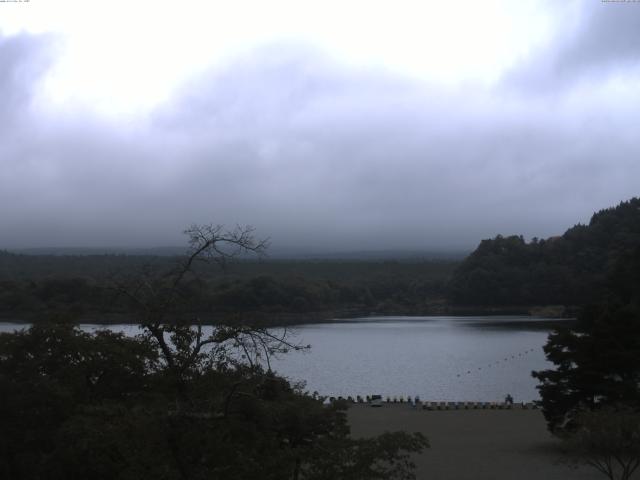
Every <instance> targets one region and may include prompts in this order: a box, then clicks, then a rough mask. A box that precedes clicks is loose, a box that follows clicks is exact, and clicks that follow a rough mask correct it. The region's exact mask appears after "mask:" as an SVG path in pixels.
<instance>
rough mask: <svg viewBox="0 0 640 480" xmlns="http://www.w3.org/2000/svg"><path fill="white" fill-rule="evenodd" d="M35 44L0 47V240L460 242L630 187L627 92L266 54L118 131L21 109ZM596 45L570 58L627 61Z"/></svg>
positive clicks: (582, 215) (637, 171)
mask: <svg viewBox="0 0 640 480" xmlns="http://www.w3.org/2000/svg"><path fill="white" fill-rule="evenodd" d="M639 10H640V9H639ZM585 18H587V17H585ZM588 19H589V20H588V21H589V22H591V25H593V22H595V21H596V20H594V19H595V17H594V16H593V15H591V16H590V17H588ZM602 28H604V27H602ZM594 29H595V27H589V30H590V31H594ZM605 34H606V29H605V30H602V32H601V33H600V34H599V35H600V36H602V35H605ZM635 35H636V34H635V32H631V31H630V30H629V31H628V32H627V36H628V37H629V39H630V40H629V41H631V42H634V41H635V40H634V39H635V38H637V37H636V36H635ZM578 38H582V39H583V40H580V42H584V41H585V40H584V38H586V37H585V36H584V35H583V36H582V37H580V36H577V37H575V39H578ZM625 38H626V37H625ZM575 39H574V43H573V45H574V47H571V48H578V47H577V46H576V45H578V43H575V42H577V41H578V40H575ZM616 41H618V42H620V44H621V45H626V44H625V42H624V41H623V40H616ZM16 42H17V43H16ZM7 45H9V46H8V47H7ZM41 48H42V45H40V44H39V43H38V41H36V40H35V39H31V38H29V37H22V38H21V39H19V40H16V39H11V38H9V39H6V38H5V39H4V40H0V65H2V67H1V68H2V70H0V72H1V75H0V85H1V86H2V87H3V89H4V88H7V89H9V90H10V91H11V92H12V95H11V98H13V100H0V101H5V102H8V101H10V102H14V103H11V104H3V110H4V111H5V115H9V116H8V117H7V118H6V119H5V120H4V121H5V122H7V123H8V124H12V125H13V122H12V121H11V119H13V118H17V117H18V116H20V115H22V118H23V120H24V119H25V117H24V116H25V115H26V116H27V117H26V119H27V120H28V121H21V122H20V123H19V124H15V126H12V127H11V136H10V138H9V137H8V136H7V134H6V133H5V134H0V135H3V137H2V138H3V139H4V140H3V146H2V147H0V154H1V155H2V157H1V158H0V164H1V165H0V166H1V167H2V172H3V173H2V176H1V177H0V201H1V202H2V205H3V207H0V221H1V223H2V225H3V228H2V232H1V233H0V247H5V246H6V247H9V246H45V245H167V244H181V243H182V238H181V236H180V233H179V232H180V231H181V230H182V229H183V228H184V227H185V226H187V225H189V224H190V223H192V222H201V223H202V222H211V221H213V222H216V223H227V224H234V223H249V224H253V225H255V226H256V227H257V229H258V232H259V233H260V234H262V235H265V236H271V237H272V239H273V243H274V245H276V246H284V245H296V246H301V247H308V248H326V249H331V250H336V249H340V250H342V249H384V248H441V247H455V248H459V247H472V246H474V245H475V244H476V243H477V242H478V241H479V240H480V239H481V238H486V237H491V236H494V235H496V234H497V233H503V234H511V233H517V234H524V235H526V236H534V235H536V236H548V235H553V234H557V233H561V232H562V231H563V230H564V229H565V228H566V227H568V226H570V225H572V224H574V223H576V222H577V221H586V220H588V218H589V216H590V214H591V213H592V212H593V211H594V210H596V209H599V208H603V207H606V206H610V205H612V204H615V203H617V202H619V201H620V200H623V199H625V198H628V197H630V196H632V195H635V194H637V193H638V179H640V164H639V163H638V162H637V161H636V159H637V158H638V154H640V145H639V142H638V140H637V138H636V135H635V129H634V126H635V125H638V124H640V118H639V117H640V109H638V108H637V103H634V102H635V101H636V100H637V99H638V97H635V98H634V99H633V101H632V102H630V101H629V98H619V97H611V96H610V95H609V94H608V92H606V91H605V92H603V91H601V90H599V89H598V88H595V87H594V88H593V89H585V88H584V87H580V88H578V89H572V87H571V84H569V83H563V88H564V90H565V93H564V94H562V95H559V94H558V93H557V92H555V93H545V92H544V91H541V92H537V93H535V94H532V95H529V94H528V93H527V92H526V89H525V90H518V91H516V93H515V94H514V91H513V90H512V89H509V88H504V89H487V88H481V87H474V86H468V85H467V86H465V87H464V88H447V87H443V86H441V85H440V86H438V85H431V84H428V83H424V82H418V81H415V80H409V79H406V78H402V77H399V76H394V75H393V74H390V73H388V72H382V71H377V70H375V69H354V68H353V67H348V66H345V65H341V64H338V63H336V62H334V61H333V60H332V59H331V58H329V57H326V56H324V55H323V54H322V53H321V52H318V51H316V50H314V49H312V48H306V47H303V46H291V45H284V44H279V45H275V46H271V47H269V48H264V49H258V50H256V51H254V52H251V53H248V54H246V55H245V56H244V57H241V58H237V59H235V60H234V61H233V62H230V63H228V64H227V65H225V66H222V67H217V68H216V69H212V70H211V71H209V72H208V73H207V74H205V75H202V76H199V77H197V78H194V79H192V80H191V81H190V82H189V83H188V84H186V85H184V86H183V88H181V89H180V90H179V91H177V92H176V94H175V96H174V97H173V99H172V100H171V101H170V102H168V103H167V104H165V105H163V106H161V107H160V108H158V109H157V110H156V111H155V112H154V113H153V115H152V116H151V119H150V120H149V121H145V122H142V121H141V122H138V123H130V124H127V125H126V126H121V125H118V124H117V123H113V122H109V121H107V120H103V119H100V118H98V117H90V116H87V114H80V113H74V112H62V113H61V114H60V115H59V116H57V117H55V118H51V117H48V116H43V115H39V114H37V113H35V112H32V111H30V110H28V109H24V108H22V107H21V106H23V105H28V104H29V102H30V99H31V98H32V97H30V95H31V94H32V93H33V92H34V91H35V90H34V89H35V88H37V81H35V80H34V81H32V82H22V81H15V80H13V79H15V78H20V75H21V73H20V72H25V71H30V72H32V71H34V70H33V69H34V68H36V71H40V70H38V69H37V68H39V67H38V65H40V64H41V63H40V60H38V59H37V58H38V55H39V53H38V52H40V50H41ZM571 48H570V46H569V43H567V44H566V45H565V46H564V47H563V50H562V51H563V52H568V51H571ZM585 48H586V47H585ZM589 48H591V47H589ZM594 48H595V47H594ZM20 49H22V50H20ZM623 50H624V49H618V50H616V51H617V52H618V51H620V52H622V51H623ZM602 51H603V52H604V53H602V54H601V53H595V52H594V53H593V56H592V57H591V58H590V59H586V57H585V59H582V60H580V59H579V58H578V57H575V61H576V62H578V63H576V65H578V64H580V65H583V66H582V67H580V68H581V69H582V70H581V71H587V70H585V69H587V67H586V66H584V65H587V64H589V65H592V64H595V63H598V62H599V63H600V64H601V63H603V62H604V63H606V64H607V65H614V66H615V67H613V66H612V67H611V68H616V69H618V71H619V72H624V71H625V70H624V69H625V68H629V65H631V63H632V62H633V58H632V57H626V56H625V55H626V54H625V55H622V54H621V55H620V57H619V58H620V59H619V60H616V61H613V60H611V61H609V60H607V58H608V57H606V55H605V53H606V50H602ZM34 55H35V56H34ZM554 55H555V56H554V59H555V60H553V61H559V60H557V59H559V58H561V55H560V54H557V53H556V54H554ZM598 55H605V57H603V58H604V60H603V59H602V58H601V57H599V56H598ZM570 58H572V59H573V58H574V57H573V56H570ZM34 59H35V60H34ZM587 60H588V61H587ZM535 61H536V60H535V59H534V60H532V62H533V63H535ZM580 62H582V63H580ZM625 62H626V63H625ZM527 68H529V67H527V66H526V65H522V66H521V71H522V72H524V71H526V70H527ZM575 68H576V69H577V68H578V67H575ZM589 68H591V67H589ZM581 75H582V74H581ZM584 75H587V74H586V73H585V74H584ZM32 78H35V79H36V80H37V78H38V75H33V76H32ZM547 81H550V82H560V80H557V79H556V80H553V77H549V79H548V80H547ZM6 112H9V113H8V114H7V113H6ZM21 112H22V113H21ZM25 112H26V113H25Z"/></svg>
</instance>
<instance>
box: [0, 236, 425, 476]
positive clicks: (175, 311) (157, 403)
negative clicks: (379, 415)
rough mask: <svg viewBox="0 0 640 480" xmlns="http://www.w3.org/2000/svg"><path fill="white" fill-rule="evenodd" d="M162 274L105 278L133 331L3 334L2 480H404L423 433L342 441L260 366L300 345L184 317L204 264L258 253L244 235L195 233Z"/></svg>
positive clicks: (316, 402)
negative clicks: (136, 328)
mask: <svg viewBox="0 0 640 480" xmlns="http://www.w3.org/2000/svg"><path fill="white" fill-rule="evenodd" d="M186 233H187V234H188V235H189V242H190V250H189V252H188V254H187V255H186V256H185V257H184V258H182V259H181V261H180V262H179V263H178V264H176V265H174V266H173V267H172V268H171V269H170V270H168V271H165V272H158V271H154V270H149V269H145V270H142V271H140V272H139V273H138V274H136V275H129V274H127V275H123V276H120V277H117V278H114V279H113V284H112V288H113V290H114V291H115V292H117V293H118V294H119V295H121V296H122V297H123V298H124V299H125V300H126V301H127V302H128V303H129V305H130V307H131V309H132V310H133V311H135V312H136V318H137V320H138V322H139V323H140V325H141V333H140V334H139V335H137V336H136V337H133V338H127V337H125V336H123V335H122V334H117V333H113V332H109V331H99V332H96V333H94V334H89V333H86V332H82V331H81V330H79V329H78V327H76V326H73V325H70V324H64V323H63V324H36V325H34V326H33V327H31V328H30V329H29V330H27V331H21V332H17V333H14V334H2V335H0V391H1V392H2V395H0V432H1V433H0V477H2V478H11V479H14V480H20V479H42V478H46V479H51V480H57V479H69V478H91V479H98V480H100V479H105V480H107V479H123V480H124V479H127V480H128V479H154V480H158V479H167V480H173V479H176V480H177V479H180V480H186V479H205V478H206V479H230V478H233V479H238V480H241V479H274V480H275V479H294V480H297V479H309V480H325V479H326V480H329V479H345V480H346V479H353V480H356V479H358V480H359V479H362V480H365V479H375V478H380V479H382V478H385V479H411V478H414V475H413V467H414V466H413V463H412V462H411V454H412V453H417V452H420V451H422V450H423V449H424V448H425V447H427V446H428V444H427V441H426V439H425V438H424V436H422V435H421V434H418V433H415V434H407V433H403V432H396V433H388V434H384V435H382V436H380V437H377V438H373V439H358V440H356V439H352V438H351V437H350V436H349V428H348V425H347V421H346V414H345V410H346V407H347V406H346V404H343V403H334V404H332V405H329V406H325V405H323V403H322V400H321V399H318V398H315V397H313V396H309V395H307V394H305V393H303V392H302V390H301V388H300V387H295V386H292V385H290V384H289V382H287V381H286V380H285V379H283V378H280V377H278V376H277V375H275V374H274V373H273V372H271V370H270V368H269V358H270V356H272V355H274V354H278V353H284V352H286V351H287V350H289V349H299V348H305V347H303V346H300V345H296V344H292V343H291V342H289V340H288V338H287V335H286V330H285V333H284V334H280V335H278V336H276V335H275V334H274V333H272V332H271V331H270V330H268V329H266V328H262V327H258V326H250V325H217V326H215V327H211V328H209V329H204V328H202V326H201V325H200V322H199V319H198V318H197V317H196V318H194V317H191V316H189V315H188V312H189V311H190V306H189V301H190V300H191V299H192V297H191V296H190V295H189V294H188V293H189V286H190V282H192V281H194V280H197V277H196V276H195V275H194V265H195V263H196V262H198V261H200V260H214V261H216V262H224V261H226V260H228V259H229V258H231V257H233V256H234V255H236V254H237V253H242V252H247V251H248V252H254V253H261V251H262V250H263V248H264V247H265V243H264V242H257V241H255V240H254V238H253V236H252V230H251V229H248V228H245V229H242V228H238V229H235V230H232V231H225V230H223V229H222V227H219V226H204V227H201V226H194V227H191V228H190V229H189V230H187V232H186Z"/></svg>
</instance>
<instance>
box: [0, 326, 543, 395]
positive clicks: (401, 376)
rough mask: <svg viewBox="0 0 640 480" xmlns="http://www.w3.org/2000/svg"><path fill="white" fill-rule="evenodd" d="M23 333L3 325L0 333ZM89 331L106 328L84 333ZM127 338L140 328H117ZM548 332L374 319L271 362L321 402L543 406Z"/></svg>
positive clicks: (309, 338) (305, 334)
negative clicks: (540, 387) (539, 376)
mask: <svg viewBox="0 0 640 480" xmlns="http://www.w3.org/2000/svg"><path fill="white" fill-rule="evenodd" d="M21 327H24V325H16V324H10V323H0V331H11V330H13V329H15V328H21ZM82 327H83V328H84V329H86V330H95V329H96V328H100V327H99V326H97V325H83V326H82ZM110 328H112V329H113V330H117V331H124V332H126V333H128V334H136V333H138V332H139V330H138V328H137V327H136V326H132V325H114V326H111V327H110ZM548 331H549V328H548V327H547V326H546V323H545V320H543V319H539V318H532V317H505V316H500V317H488V316H487V317H372V318H361V319H352V320H345V321H340V322H335V323H323V324H312V325H301V326H297V327H295V328H294V329H293V330H292V332H293V334H294V337H293V340H294V341H295V342H299V343H300V344H305V345H306V344H311V350H310V351H305V352H292V353H289V354H287V355H284V356H282V357H280V358H277V359H275V360H274V361H273V362H272V366H273V368H274V370H276V371H277V372H279V373H280V374H282V375H284V376H286V377H288V378H289V379H290V380H293V381H300V380H305V381H306V389H307V390H308V391H309V392H313V391H317V392H319V393H320V394H322V395H334V396H339V395H342V396H348V395H352V396H355V395H362V396H365V395H371V394H380V395H383V396H391V397H393V396H400V395H403V396H405V397H406V396H407V395H410V396H412V397H413V396H415V395H419V396H420V398H421V399H423V400H430V401H498V400H502V399H503V398H504V396H505V395H506V394H507V393H510V394H511V395H512V396H513V397H514V399H515V400H516V401H530V400H534V399H538V398H539V395H538V392H537V390H536V389H535V385H536V380H535V379H533V378H532V377H531V371H532V370H540V369H545V368H549V367H550V366H551V364H549V363H548V362H547V361H546V360H545V357H544V353H543V351H542V346H543V345H544V344H545V342H546V339H547V335H548Z"/></svg>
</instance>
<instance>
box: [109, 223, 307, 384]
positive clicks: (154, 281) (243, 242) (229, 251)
mask: <svg viewBox="0 0 640 480" xmlns="http://www.w3.org/2000/svg"><path fill="white" fill-rule="evenodd" d="M184 233H185V234H186V235H187V236H188V237H189V249H188V251H187V253H186V255H185V256H184V257H183V258H182V259H181V260H180V261H179V262H178V264H177V265H176V266H175V267H174V268H173V269H171V270H169V271H167V272H157V271H155V270H154V269H153V268H151V267H150V266H147V267H145V268H143V269H142V270H141V271H140V272H137V273H136V274H134V275H129V276H127V277H125V278H122V277H120V278H113V279H112V283H113V285H114V288H115V290H116V291H117V292H118V293H119V294H121V295H124V296H125V297H126V298H128V299H129V301H130V302H131V304H132V305H133V308H134V309H135V311H136V313H137V315H138V321H139V322H140V325H141V328H143V330H144V335H145V336H147V337H148V338H149V340H150V341H152V342H155V343H156V345H157V347H158V348H159V350H160V352H161V354H162V359H163V362H164V365H165V367H166V369H167V370H168V371H169V372H170V373H171V374H172V375H173V377H174V379H175V381H176V386H177V390H178V394H179V396H181V394H183V393H184V385H185V382H186V380H187V379H188V378H189V374H190V373H191V372H192V371H193V370H194V369H195V370H197V369H201V368H204V367H205V365H211V362H213V363H218V364H219V363H234V362H238V361H244V362H246V363H248V364H249V366H250V367H257V366H258V365H261V364H262V361H264V362H265V363H266V367H267V369H268V370H270V369H271V362H270V358H271V357H272V356H273V355H274V354H277V353H285V352H287V351H289V350H299V349H302V348H306V347H302V346H301V345H297V344H294V343H293V342H291V341H289V339H288V337H289V335H288V332H287V330H286V329H283V330H282V332H280V333H278V334H276V333H274V332H273V331H272V330H270V329H268V328H265V327H258V326H255V325H244V324H239V325H238V324H235V325H220V324H219V325H214V326H212V327H211V331H210V332H209V333H206V334H205V333H204V331H203V326H202V321H201V318H200V317H199V316H197V315H189V314H185V311H186V312H187V313H189V312H188V310H185V309H184V308H183V307H184V306H185V305H186V304H188V301H189V295H188V292H187V291H186V290H185V288H184V286H185V284H186V283H187V281H188V280H189V279H190V278H197V273H196V265H197V264H198V263H199V262H214V263H216V264H218V265H219V266H221V267H222V268H225V267H226V266H227V265H228V263H229V262H230V261H232V260H233V259H235V258H237V257H238V256H240V255H245V254H253V255H257V256H263V255H264V254H265V251H266V249H267V247H268V240H258V239H256V238H255V236H254V229H253V228H252V227H249V226H247V227H240V226H236V227H235V228H234V229H232V230H227V229H225V228H224V227H223V226H222V225H192V226H191V227H190V228H188V229H187V230H185V232H184ZM230 350H236V351H237V352H239V355H238V356H233V355H232V354H231V352H230ZM205 362H207V363H205Z"/></svg>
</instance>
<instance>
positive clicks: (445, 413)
mask: <svg viewBox="0 0 640 480" xmlns="http://www.w3.org/2000/svg"><path fill="white" fill-rule="evenodd" d="M348 416H349V422H350V425H351V431H352V434H353V435H354V436H355V437H361V436H364V437H367V436H371V435H376V434H379V433H383V432H385V431H394V430H404V431H407V432H416V431H417V432H422V433H423V434H424V435H426V436H427V437H428V439H429V442H430V444H431V448H429V449H427V450H426V451H425V452H424V453H423V454H421V455H419V456H416V458H415V462H416V465H417V471H416V473H417V475H416V476H417V478H418V479H419V480H427V479H429V480H503V479H505V480H506V479H518V480H534V479H535V480H556V479H557V480H574V479H575V480H579V479H580V480H591V479H593V480H598V479H603V478H605V477H603V476H602V474H600V473H598V472H597V471H596V470H595V469H593V468H591V467H587V466H579V467H577V468H576V467H575V466H571V465H568V464H567V463H564V462H562V461H561V459H562V450H561V445H560V442H559V441H558V440H557V439H555V438H553V437H552V436H551V435H550V434H549V433H548V432H547V430H546V424H545V421H544V418H543V416H542V413H541V412H540V410H522V409H520V408H516V409H513V410H442V411H440V410H435V411H428V410H422V409H414V408H412V407H411V406H409V405H407V404H384V405H383V406H382V407H381V408H373V407H370V406H367V405H360V404H356V405H353V406H352V407H351V408H350V409H349V413H348ZM633 478H634V479H636V478H640V475H639V473H638V472H636V475H634V477H633Z"/></svg>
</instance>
